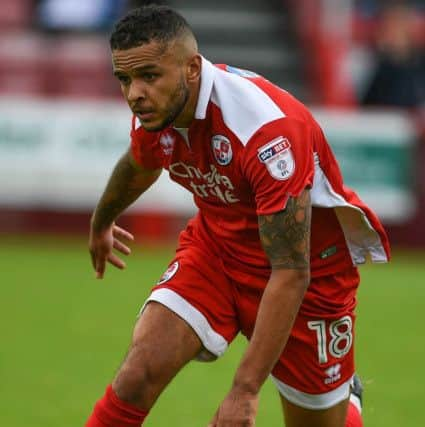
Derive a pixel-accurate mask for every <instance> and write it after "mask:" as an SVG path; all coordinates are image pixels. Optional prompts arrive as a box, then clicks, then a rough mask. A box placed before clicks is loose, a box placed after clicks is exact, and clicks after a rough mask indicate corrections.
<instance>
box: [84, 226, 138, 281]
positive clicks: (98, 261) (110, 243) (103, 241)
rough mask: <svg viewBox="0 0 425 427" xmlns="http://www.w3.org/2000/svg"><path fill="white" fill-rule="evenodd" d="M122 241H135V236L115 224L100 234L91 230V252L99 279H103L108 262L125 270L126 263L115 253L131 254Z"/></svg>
mask: <svg viewBox="0 0 425 427" xmlns="http://www.w3.org/2000/svg"><path fill="white" fill-rule="evenodd" d="M121 239H127V240H131V241H133V240H134V236H133V235H132V234H131V233H129V232H128V231H126V230H124V229H123V228H121V227H118V226H117V225H115V224H112V225H111V226H110V227H108V228H106V229H105V230H102V231H100V232H95V231H94V230H93V229H91V230H90V238H89V251H90V256H91V261H92V264H93V268H94V270H95V272H96V278H97V279H103V275H104V274H105V268H106V263H107V262H109V263H110V264H112V265H113V266H114V267H117V268H119V269H123V268H125V262H124V261H123V260H122V259H120V258H119V257H118V256H117V255H115V254H114V252H113V249H116V250H117V251H118V252H121V253H122V254H124V255H129V254H130V253H131V249H130V248H129V247H128V246H126V245H125V244H124V243H123V242H122V241H121Z"/></svg>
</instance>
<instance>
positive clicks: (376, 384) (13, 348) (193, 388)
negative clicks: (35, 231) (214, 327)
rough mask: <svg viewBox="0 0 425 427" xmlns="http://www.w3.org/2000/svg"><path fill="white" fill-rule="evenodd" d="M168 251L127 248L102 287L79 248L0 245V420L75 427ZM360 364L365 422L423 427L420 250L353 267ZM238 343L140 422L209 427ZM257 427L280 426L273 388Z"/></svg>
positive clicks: (116, 357)
mask: <svg viewBox="0 0 425 427" xmlns="http://www.w3.org/2000/svg"><path fill="white" fill-rule="evenodd" d="M172 254H173V249H172V247H161V248H159V247H157V248H152V247H143V245H141V246H137V247H135V248H134V253H133V256H132V257H131V258H129V259H128V268H127V270H126V271H124V272H119V271H113V270H112V268H110V269H109V270H108V272H107V275H106V278H105V279H104V280H103V281H96V280H95V279H94V274H93V273H92V271H91V269H90V264H89V256H88V254H87V251H86V247H85V243H84V242H83V243H82V242H81V241H67V240H64V239H60V240H57V239H55V238H42V237H38V238H22V239H19V238H16V237H13V238H12V237H6V238H5V237H2V238H1V239H0V267H1V269H0V272H1V276H0V282H1V297H0V316H1V317H0V321H1V324H0V330H1V347H0V425H1V426H8V427H23V426H31V427H80V426H81V427H82V426H83V425H84V421H85V419H86V417H87V415H88V414H89V412H90V411H91V408H92V405H93V403H94V401H95V400H96V399H97V398H98V397H99V396H100V395H101V394H103V390H104V388H105V386H106V385H107V383H108V382H109V381H110V380H111V377H112V375H113V374H114V372H115V370H116V369H117V367H118V365H119V363H120V361H121V360H122V358H123V357H124V355H125V352H126V349H127V346H128V343H129V340H130V335H131V330H132V325H133V323H134V320H135V316H136V314H137V312H138V309H139V307H140V306H141V304H142V302H143V300H144V298H145V297H146V296H147V295H148V292H149V288H150V286H151V285H152V284H153V283H154V282H155V281H156V280H157V279H158V278H159V277H160V276H161V274H162V272H163V271H164V268H165V266H166V264H167V262H168V260H169V259H170V257H171V256H172ZM362 273H363V276H362V277H363V284H362V287H361V290H360V294H359V308H358V314H359V319H358V324H357V331H358V336H357V347H356V352H357V365H358V372H359V373H360V375H361V377H362V379H363V382H364V383H365V386H366V391H365V408H364V418H365V425H366V426H370V427H400V426H406V427H410V426H412V427H413V426H415V427H416V426H420V425H423V420H424V412H423V410H422V406H423V397H424V383H425V375H424V373H423V372H424V368H423V363H424V361H425V344H424V332H423V330H424V317H423V315H424V313H425V255H424V253H407V252H396V253H395V255H394V261H393V262H392V264H390V265H375V266H367V267H363V268H362ZM244 346H245V342H244V340H243V339H239V340H237V342H235V343H234V345H233V346H232V347H231V349H230V350H229V351H228V352H227V353H226V355H225V356H224V357H223V358H222V359H221V360H220V361H218V362H215V363H212V364H200V363H193V364H191V366H189V367H187V368H186V369H185V370H184V371H183V372H182V373H181V375H179V376H178V378H177V379H176V380H175V381H174V382H173V384H172V385H171V386H170V387H169V388H168V389H167V391H166V393H165V394H164V395H163V396H162V398H161V399H160V401H159V403H158V405H157V406H156V407H155V409H154V410H153V411H152V413H151V415H150V416H149V419H148V421H147V422H146V424H145V425H146V426H147V427H149V426H156V427H161V426H164V427H165V426H171V425H172V426H176V427H179V426H180V427H183V426H184V427H192V426H193V427H198V426H200V427H201V426H206V424H207V423H208V421H209V419H210V417H211V416H212V415H213V413H214V411H215V409H216V407H217V405H218V404H219V402H220V400H221V398H222V397H223V396H224V394H225V393H226V391H227V390H228V388H229V386H230V383H231V379H232V375H233V371H234V368H235V366H236V364H237V361H238V358H239V355H240V354H241V352H242V351H243V348H244ZM257 425H258V426H260V427H261V426H264V427H275V426H276V427H277V426H282V422H281V413H280V408H279V401H278V397H277V394H276V392H275V389H274V387H273V386H272V384H270V383H268V384H267V385H266V386H265V387H264V389H263V391H262V394H261V401H260V411H259V415H258V423H257Z"/></svg>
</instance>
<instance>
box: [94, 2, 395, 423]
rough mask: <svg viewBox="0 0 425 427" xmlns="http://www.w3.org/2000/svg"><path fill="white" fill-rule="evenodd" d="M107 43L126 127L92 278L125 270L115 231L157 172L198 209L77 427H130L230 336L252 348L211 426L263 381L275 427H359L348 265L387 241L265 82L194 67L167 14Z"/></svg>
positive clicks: (313, 133) (100, 211) (98, 228)
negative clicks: (274, 395) (276, 397)
mask: <svg viewBox="0 0 425 427" xmlns="http://www.w3.org/2000/svg"><path fill="white" fill-rule="evenodd" d="M110 43H111V49H112V62H113V69H114V74H115V76H116V77H117V79H118V80H119V82H120V85H121V89H122V92H123V95H124V97H125V99H126V101H127V102H128V105H129V107H130V109H131V110H132V112H133V113H134V117H133V121H132V130H131V145H130V147H129V149H128V151H127V152H126V153H125V154H124V155H123V156H122V157H121V159H120V160H119V161H118V163H117V165H116V167H115V169H114V171H113V173H112V175H111V177H110V179H109V182H108V184H107V186H106V189H105V191H104V193H103V195H102V197H101V199H100V201H99V203H98V205H97V207H96V209H95V212H94V214H93V217H92V221H91V232H90V242H89V246H90V252H91V257H92V262H93V267H94V269H95V271H96V274H97V277H98V278H99V279H101V278H102V277H103V275H104V273H105V266H106V263H108V262H109V263H111V264H112V265H114V266H115V267H118V268H124V266H125V264H124V262H123V261H122V260H121V259H120V257H119V256H117V255H116V253H114V251H113V249H115V250H117V251H118V252H121V253H123V254H129V252H130V250H129V248H128V247H127V246H126V244H125V243H124V241H123V240H125V239H132V236H131V234H130V233H128V232H127V231H125V230H123V229H121V228H120V227H118V226H117V225H115V219H116V218H117V217H118V216H119V215H120V214H121V213H122V212H123V211H124V210H125V209H126V208H127V207H128V206H129V205H130V204H131V203H132V202H134V201H135V200H136V199H137V198H138V197H139V196H140V195H141V194H142V193H143V192H144V191H146V190H147V189H148V188H149V187H150V186H151V185H152V184H153V183H154V182H155V180H156V179H157V178H158V176H159V175H160V173H161V170H162V169H166V170H168V172H169V175H170V178H171V179H172V180H173V181H175V182H177V183H178V184H180V185H182V186H183V187H185V188H187V189H188V190H189V191H190V192H192V193H193V198H194V201H195V203H196V205H197V207H198V213H197V215H196V216H195V217H194V218H193V219H192V220H190V222H189V224H188V225H187V227H186V229H185V230H184V231H183V232H182V233H181V235H180V238H179V243H178V248H177V251H176V254H175V258H174V259H173V260H172V261H171V262H170V264H169V266H168V269H167V270H166V272H165V273H164V274H163V276H162V277H161V278H160V280H159V281H158V283H157V284H156V286H155V287H154V288H153V290H152V293H151V294H150V296H149V298H148V300H147V301H146V303H145V304H144V305H143V307H142V309H141V313H140V317H139V318H138V320H137V323H136V326H135V329H134V334H133V340H132V344H131V346H130V349H129V352H128V354H127V356H126V358H125V360H124V362H123V364H122V365H121V367H120V369H119V371H118V373H117V374H116V376H115V378H114V380H113V382H112V384H111V385H109V386H108V387H107V389H106V393H105V395H104V396H103V397H102V398H101V399H100V400H99V401H98V402H97V403H96V405H95V407H94V411H93V413H92V414H91V416H90V418H89V419H88V421H87V424H86V426H87V427H124V426H125V427H131V426H140V425H141V424H142V423H143V420H144V419H145V417H146V416H147V414H148V412H149V410H150V409H151V408H152V406H153V405H154V404H155V401H156V400H157V398H158V397H159V396H160V394H161V392H162V391H163V390H164V388H165V387H166V386H167V384H168V383H169V382H170V381H171V380H172V378H173V377H174V376H175V375H176V374H177V373H178V372H179V370H180V369H181V368H182V367H183V366H184V365H186V364H187V363H188V362H189V361H191V360H193V359H199V360H204V361H207V360H213V359H215V358H217V357H219V356H221V355H222V354H223V353H224V351H225V350H226V348H227V346H228V345H229V344H230V343H231V342H232V340H233V339H234V338H235V336H236V335H237V334H238V333H239V332H242V333H243V334H244V335H245V336H246V337H247V338H248V339H249V345H248V347H247V350H246V352H245V354H244V355H243V357H242V358H241V360H240V363H239V366H238V368H237V370H236V372H235V373H234V377H233V382H232V386H231V388H230V390H229V392H228V394H227V395H226V396H225V397H224V399H223V401H222V402H221V404H220V405H219V406H218V409H217V412H216V413H215V415H214V417H213V418H212V420H211V421H210V424H209V426H214V427H229V426H231V427H239V426H240V427H241V426H254V424H255V416H256V411H257V398H258V393H259V391H260V389H261V386H262V385H263V383H264V382H265V380H266V379H267V377H268V376H269V375H271V377H272V379H273V381H274V382H275V384H276V387H277V389H278V391H279V393H280V397H281V401H282V406H283V411H284V416H285V423H286V426H287V427H344V426H351V427H360V426H361V424H362V421H361V417H360V413H359V410H358V408H357V407H356V406H355V405H354V404H353V403H352V401H351V400H350V387H352V383H353V380H354V379H356V377H355V376H354V349H353V345H354V322H355V314H354V309H355V305H356V290H357V287H358V285H359V275H358V271H357V267H356V265H357V264H361V263H364V262H365V261H366V259H367V258H370V259H371V260H372V261H375V262H385V261H387V260H388V258H389V245H388V241H387V237H386V235H385V232H384V230H383V228H382V226H381V224H380V223H379V221H378V219H377V217H376V216H375V215H374V213H373V212H371V210H370V209H369V208H368V207H367V206H365V205H364V204H363V203H362V201H361V200H360V199H359V198H358V197H357V195H356V194H355V193H354V192H353V191H352V190H350V189H348V188H347V187H345V186H344V184H343V180H342V177H341V173H340V170H339V167H338V164H337V162H336V160H335V158H334V156H333V154H332V152H331V149H330V147H329V146H328V144H327V142H326V139H325V136H324V134H323V133H322V130H321V129H320V127H319V125H318V124H317V123H316V121H315V120H314V118H313V117H312V115H311V114H310V113H309V111H308V110H307V109H306V107H305V106H304V105H302V104H301V103H300V102H299V101H297V100H296V99H295V98H294V97H293V96H291V95H290V94H289V93H287V92H286V91H284V90H282V89H280V88H278V87H276V86H274V85H273V84H272V83H270V82H269V81H267V80H266V79H264V78H262V77H260V76H258V75H256V74H254V73H251V72H247V71H244V70H240V69H237V68H233V67H230V66H227V65H213V64H212V63H211V62H209V61H208V60H207V59H205V58H204V57H202V56H201V55H200V54H199V52H198V49H197V43H196V39H195V37H194V35H193V33H192V31H191V29H190V28H189V26H188V24H187V23H186V21H185V20H184V18H183V17H182V16H180V15H179V14H178V13H176V12H175V11H173V10H172V9H170V8H168V7H165V6H150V7H144V8H140V9H136V10H134V11H132V12H130V13H129V14H128V15H127V16H125V17H124V18H123V19H122V20H121V21H120V22H118V23H117V25H116V27H115V29H114V31H113V33H112V35H111V40H110ZM206 421H207V420H206Z"/></svg>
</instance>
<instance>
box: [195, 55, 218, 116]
mask: <svg viewBox="0 0 425 427" xmlns="http://www.w3.org/2000/svg"><path fill="white" fill-rule="evenodd" d="M214 74H215V67H214V65H213V64H212V63H211V62H210V61H208V60H207V59H205V58H204V57H202V69H201V87H200V88H199V95H198V103H197V104H196V110H195V119H199V120H203V119H205V117H206V115H207V107H208V103H209V101H210V98H211V92H212V87H213V84H214Z"/></svg>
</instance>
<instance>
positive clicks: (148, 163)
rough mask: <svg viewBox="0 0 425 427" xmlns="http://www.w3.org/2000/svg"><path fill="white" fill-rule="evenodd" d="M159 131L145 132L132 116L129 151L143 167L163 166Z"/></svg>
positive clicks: (156, 167) (158, 167)
mask: <svg viewBox="0 0 425 427" xmlns="http://www.w3.org/2000/svg"><path fill="white" fill-rule="evenodd" d="M160 135H161V133H160V132H147V131H146V130H145V129H143V127H142V126H140V125H138V119H137V118H136V117H135V116H134V117H133V120H132V125H131V133H130V137H131V146H130V147H131V153H132V154H133V157H134V159H135V161H136V163H137V164H138V165H139V166H141V167H142V168H144V169H150V170H154V169H160V168H162V166H163V153H162V150H161V147H160V144H159V138H160Z"/></svg>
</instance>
